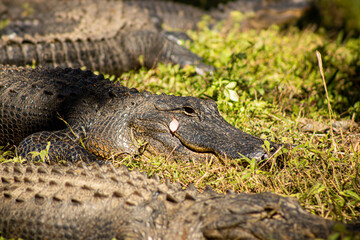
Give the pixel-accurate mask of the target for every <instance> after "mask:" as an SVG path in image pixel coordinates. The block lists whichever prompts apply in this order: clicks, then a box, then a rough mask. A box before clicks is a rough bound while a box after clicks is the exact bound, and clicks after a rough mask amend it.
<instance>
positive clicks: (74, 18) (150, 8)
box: [0, 0, 309, 75]
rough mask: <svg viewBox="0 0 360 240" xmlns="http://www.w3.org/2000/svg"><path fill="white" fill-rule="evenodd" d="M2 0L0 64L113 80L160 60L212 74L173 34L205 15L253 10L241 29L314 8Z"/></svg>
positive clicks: (259, 1) (261, 1)
mask: <svg viewBox="0 0 360 240" xmlns="http://www.w3.org/2000/svg"><path fill="white" fill-rule="evenodd" d="M0 1H2V4H3V5H4V8H5V10H3V12H2V13H0V14H1V15H2V17H1V18H2V19H4V20H9V23H8V25H7V26H6V27H5V28H3V29H0V63H1V64H14V65H19V66H24V65H32V64H33V63H36V64H37V65H38V66H51V67H56V66H60V67H72V68H78V67H83V66H85V67H87V69H90V70H97V71H100V72H102V73H108V74H115V75H120V74H121V73H123V72H125V71H128V70H131V69H137V68H139V67H140V66H142V65H144V66H146V67H148V68H152V67H154V66H155V65H156V64H157V63H158V62H168V63H174V64H179V65H180V66H182V67H183V66H185V65H195V67H196V70H197V72H198V73H204V72H212V71H214V68H213V67H211V66H208V65H206V64H204V63H203V62H202V59H201V58H200V57H198V56H197V55H195V54H193V53H192V52H190V51H189V50H187V49H185V48H183V47H181V46H179V45H178V44H176V41H170V40H169V39H173V38H174V36H175V39H176V38H177V37H178V36H179V34H172V33H170V32H169V31H168V30H169V29H170V30H173V29H178V30H186V29H195V28H196V26H197V23H198V22H199V21H200V20H201V18H202V17H203V16H204V15H205V14H209V15H211V16H212V17H213V18H214V20H215V21H218V20H222V19H226V18H227V17H228V16H229V15H230V11H233V10H240V11H243V12H247V13H249V12H253V13H254V14H253V16H252V17H250V18H248V20H247V21H246V22H244V23H243V24H242V27H243V28H250V27H252V28H253V27H257V28H258V27H266V26H269V25H270V24H273V23H284V22H287V21H290V20H289V19H294V18H298V17H299V16H300V15H301V14H302V13H303V12H304V11H305V9H307V7H308V6H309V0H292V1H286V3H285V1H280V2H279V1H275V2H273V1H270V2H268V1H265V0H256V1H253V0H240V1H236V2H234V3H228V4H227V5H225V6H222V7H219V8H217V9H213V10H211V11H209V12H206V11H204V10H202V9H198V8H195V7H192V6H188V5H184V4H180V3H174V2H163V1H138V0H136V1H106V0H89V1H81V0H74V1H64V0H63V1H54V0H46V1H40V0H38V1H24V0H0ZM1 18H0V19H1ZM180 36H183V35H180ZM140 56H143V60H142V61H141V60H140Z"/></svg>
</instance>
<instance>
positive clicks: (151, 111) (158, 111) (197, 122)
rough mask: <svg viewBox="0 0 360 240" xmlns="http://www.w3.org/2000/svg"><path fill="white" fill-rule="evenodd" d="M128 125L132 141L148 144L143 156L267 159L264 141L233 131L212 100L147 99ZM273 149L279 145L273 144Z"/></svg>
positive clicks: (160, 97)
mask: <svg viewBox="0 0 360 240" xmlns="http://www.w3.org/2000/svg"><path fill="white" fill-rule="evenodd" d="M147 98H149V99H148V100H147V101H143V103H142V104H140V105H139V106H138V107H137V110H136V115H133V116H132V117H131V119H130V121H129V126H130V129H131V134H130V135H131V136H132V138H133V141H140V142H143V143H144V142H146V143H147V147H146V148H145V150H144V152H143V153H144V154H145V155H146V154H148V153H150V154H151V155H154V154H165V155H172V156H174V157H175V158H177V157H179V158H180V159H183V158H188V159H189V158H190V159H194V160H197V159H204V158H209V157H211V156H216V157H218V158H219V159H221V160H225V159H236V158H242V157H244V156H245V157H248V158H250V159H252V158H255V159H259V160H261V159H266V158H268V157H269V153H267V152H266V151H265V150H264V148H263V145H264V140H262V139H259V138H257V137H254V136H251V135H249V134H246V133H244V132H242V131H241V130H239V129H237V128H235V127H233V126H232V125H231V124H229V123H228V122H226V121H225V119H224V118H223V117H222V116H221V115H220V113H219V111H218V109H217V105H216V103H215V102H214V101H212V100H201V99H198V98H195V97H179V96H170V95H165V94H163V95H150V94H149V95H148V96H147ZM271 146H272V147H273V148H276V146H277V145H276V144H274V143H271Z"/></svg>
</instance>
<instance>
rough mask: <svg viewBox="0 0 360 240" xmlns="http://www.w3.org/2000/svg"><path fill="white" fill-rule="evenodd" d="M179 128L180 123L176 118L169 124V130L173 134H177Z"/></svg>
mask: <svg viewBox="0 0 360 240" xmlns="http://www.w3.org/2000/svg"><path fill="white" fill-rule="evenodd" d="M178 128H179V122H178V120H176V119H175V118H174V117H173V119H172V121H171V122H170V124H169V129H170V131H171V132H172V133H174V132H176V130H177V129H178Z"/></svg>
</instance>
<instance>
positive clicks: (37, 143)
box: [17, 130, 104, 164]
mask: <svg viewBox="0 0 360 240" xmlns="http://www.w3.org/2000/svg"><path fill="white" fill-rule="evenodd" d="M71 135H72V134H69V133H67V131H66V130H65V131H64V130H62V131H56V132H47V131H43V132H38V133H34V134H32V135H30V136H28V137H26V138H25V139H24V140H23V141H22V142H21V143H20V144H19V147H18V149H17V153H18V155H19V156H20V157H22V158H25V159H27V160H33V161H41V160H45V161H50V159H51V161H57V162H60V161H69V162H73V163H74V162H78V161H84V162H89V163H90V162H98V163H100V164H101V163H104V161H100V160H98V159H97V158H96V157H95V155H93V154H92V153H90V152H88V151H87V150H86V149H85V148H83V147H82V146H81V144H79V143H78V142H81V141H80V140H79V138H75V137H72V136H71ZM41 151H45V154H44V156H43V157H41V156H40V155H39V154H37V153H40V152H41Z"/></svg>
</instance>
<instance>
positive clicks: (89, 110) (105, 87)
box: [0, 66, 278, 162]
mask: <svg viewBox="0 0 360 240" xmlns="http://www.w3.org/2000/svg"><path fill="white" fill-rule="evenodd" d="M24 138H25V139H24ZM20 142H21V143H20ZM48 142H50V143H51V145H50V150H49V159H60V160H68V161H72V162H76V161H78V160H84V161H95V160H96V159H97V158H102V159H108V158H112V157H115V156H119V157H123V156H126V155H135V156H136V155H145V156H150V155H165V156H167V157H174V158H175V159H178V160H186V159H193V160H202V159H209V158H211V157H215V156H216V157H218V158H219V159H221V160H225V159H234V158H241V157H242V156H245V157H248V158H250V159H252V158H255V159H265V158H267V157H268V156H269V154H270V153H268V152H266V151H265V150H264V148H263V147H262V145H264V140H262V139H259V138H256V137H254V136H251V135H249V134H246V133H244V132H242V131H240V130H239V129H237V128H235V127H233V126H232V125H230V124H229V123H228V122H226V121H225V120H224V119H223V118H222V117H221V116H220V113H219V111H218V109H217V105H216V103H215V102H214V101H212V100H201V99H198V98H195V97H179V96H170V95H165V94H162V95H155V94H150V93H149V92H146V91H145V92H138V91H137V90H136V89H128V88H126V87H124V86H122V85H120V84H119V83H113V82H111V81H110V80H108V79H104V77H103V76H102V75H99V76H98V75H95V74H93V73H92V72H90V71H82V70H80V69H75V70H74V69H61V68H56V69H45V68H40V67H39V68H36V69H32V68H23V67H15V66H0V146H3V145H6V144H8V143H9V144H10V145H13V144H15V145H18V144H20V145H19V147H18V152H19V154H20V155H21V156H22V157H26V158H28V159H29V158H31V156H30V152H33V151H41V150H45V149H46V146H47V144H48ZM271 145H272V148H273V150H275V149H276V148H277V146H278V145H277V144H275V143H271ZM95 156H96V157H95Z"/></svg>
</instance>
